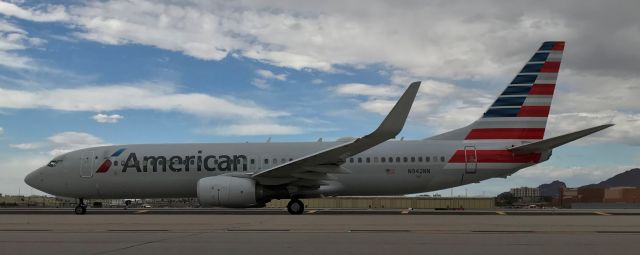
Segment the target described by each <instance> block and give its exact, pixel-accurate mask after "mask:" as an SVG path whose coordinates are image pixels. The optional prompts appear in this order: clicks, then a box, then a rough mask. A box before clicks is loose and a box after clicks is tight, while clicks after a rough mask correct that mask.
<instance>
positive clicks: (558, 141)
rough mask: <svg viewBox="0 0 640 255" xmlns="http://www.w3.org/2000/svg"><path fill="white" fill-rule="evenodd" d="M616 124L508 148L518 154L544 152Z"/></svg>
mask: <svg viewBox="0 0 640 255" xmlns="http://www.w3.org/2000/svg"><path fill="white" fill-rule="evenodd" d="M613 125H614V124H605V125H600V126H596V127H592V128H587V129H584V130H580V131H576V132H573V133H568V134H564V135H560V136H556V137H552V138H548V139H544V140H542V141H537V142H533V143H529V144H525V145H520V146H516V147H513V148H508V150H510V151H513V152H515V153H516V154H527V153H536V152H544V151H548V150H551V149H553V148H556V147H558V146H561V145H564V144H566V143H569V142H572V141H575V140H578V139H580V138H582V137H585V136H588V135H590V134H593V133H595V132H598V131H600V130H603V129H605V128H608V127H611V126H613Z"/></svg>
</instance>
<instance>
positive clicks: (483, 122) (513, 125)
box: [429, 41, 565, 141]
mask: <svg viewBox="0 0 640 255" xmlns="http://www.w3.org/2000/svg"><path fill="white" fill-rule="evenodd" d="M564 44H565V43H564V42H563V41H549V42H544V43H542V45H541V46H540V48H539V49H538V50H537V51H536V52H535V54H534V55H533V56H532V57H531V58H530V59H529V61H528V62H527V63H526V64H525V65H524V67H523V68H522V69H521V70H520V72H519V73H518V74H517V75H516V77H515V78H513V80H512V81H511V83H510V84H509V85H508V86H507V87H506V88H505V89H504V91H503V92H502V93H501V94H500V95H499V96H498V98H497V99H496V100H495V101H494V102H493V104H492V105H491V106H490V107H489V109H487V111H485V112H484V114H483V115H482V117H481V118H480V119H478V120H477V121H475V122H473V123H472V124H471V125H469V126H467V127H464V128H461V129H457V130H454V131H451V132H447V133H444V134H441V135H437V136H434V137H431V138H429V139H433V140H533V141H535V140H541V139H543V138H544V131H545V127H546V125H547V118H548V117H549V111H550V108H551V100H552V98H553V93H554V91H555V87H556V80H557V78H558V71H559V70H560V62H561V60H562V52H563V50H564Z"/></svg>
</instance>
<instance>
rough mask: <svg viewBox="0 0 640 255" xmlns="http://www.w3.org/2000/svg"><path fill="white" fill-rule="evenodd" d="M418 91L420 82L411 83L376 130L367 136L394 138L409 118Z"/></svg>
mask: <svg viewBox="0 0 640 255" xmlns="http://www.w3.org/2000/svg"><path fill="white" fill-rule="evenodd" d="M418 89H420V81H416V82H413V83H411V85H409V87H408V88H407V90H406V91H405V92H404V94H402V96H401V97H400V99H399V100H398V102H397V103H396V105H395V106H394V107H393V108H392V109H391V111H390V112H389V114H387V117H386V118H384V121H382V123H381V124H380V126H378V128H377V129H376V130H375V131H373V133H371V134H369V135H375V136H380V137H385V138H387V139H391V138H394V137H396V136H397V135H398V134H399V133H400V131H402V128H403V127H404V123H405V122H406V120H407V116H409V111H410V110H411V105H413V101H414V100H415V98H416V95H417V94H418Z"/></svg>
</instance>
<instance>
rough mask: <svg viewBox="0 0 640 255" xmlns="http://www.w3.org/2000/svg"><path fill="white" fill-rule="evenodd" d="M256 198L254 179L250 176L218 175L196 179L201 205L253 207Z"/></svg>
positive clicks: (256, 202) (255, 203)
mask: <svg viewBox="0 0 640 255" xmlns="http://www.w3.org/2000/svg"><path fill="white" fill-rule="evenodd" d="M256 198H257V196H256V181H255V180H253V179H250V178H239V177H233V176H224V175H219V176H213V177H205V178H202V179H200V180H199V181H198V200H199V201H200V205H201V206H220V207H236V208H238V207H253V206H256V205H257V204H258V201H257V199H256Z"/></svg>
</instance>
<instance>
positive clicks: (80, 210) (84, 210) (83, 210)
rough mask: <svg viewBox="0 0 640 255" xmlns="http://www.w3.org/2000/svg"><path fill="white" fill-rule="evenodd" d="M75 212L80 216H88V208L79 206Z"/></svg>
mask: <svg viewBox="0 0 640 255" xmlns="http://www.w3.org/2000/svg"><path fill="white" fill-rule="evenodd" d="M73 211H74V212H75V213H76V214H78V215H80V214H86V213H87V207H86V206H81V205H78V206H76V208H75V209H74V210H73Z"/></svg>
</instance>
